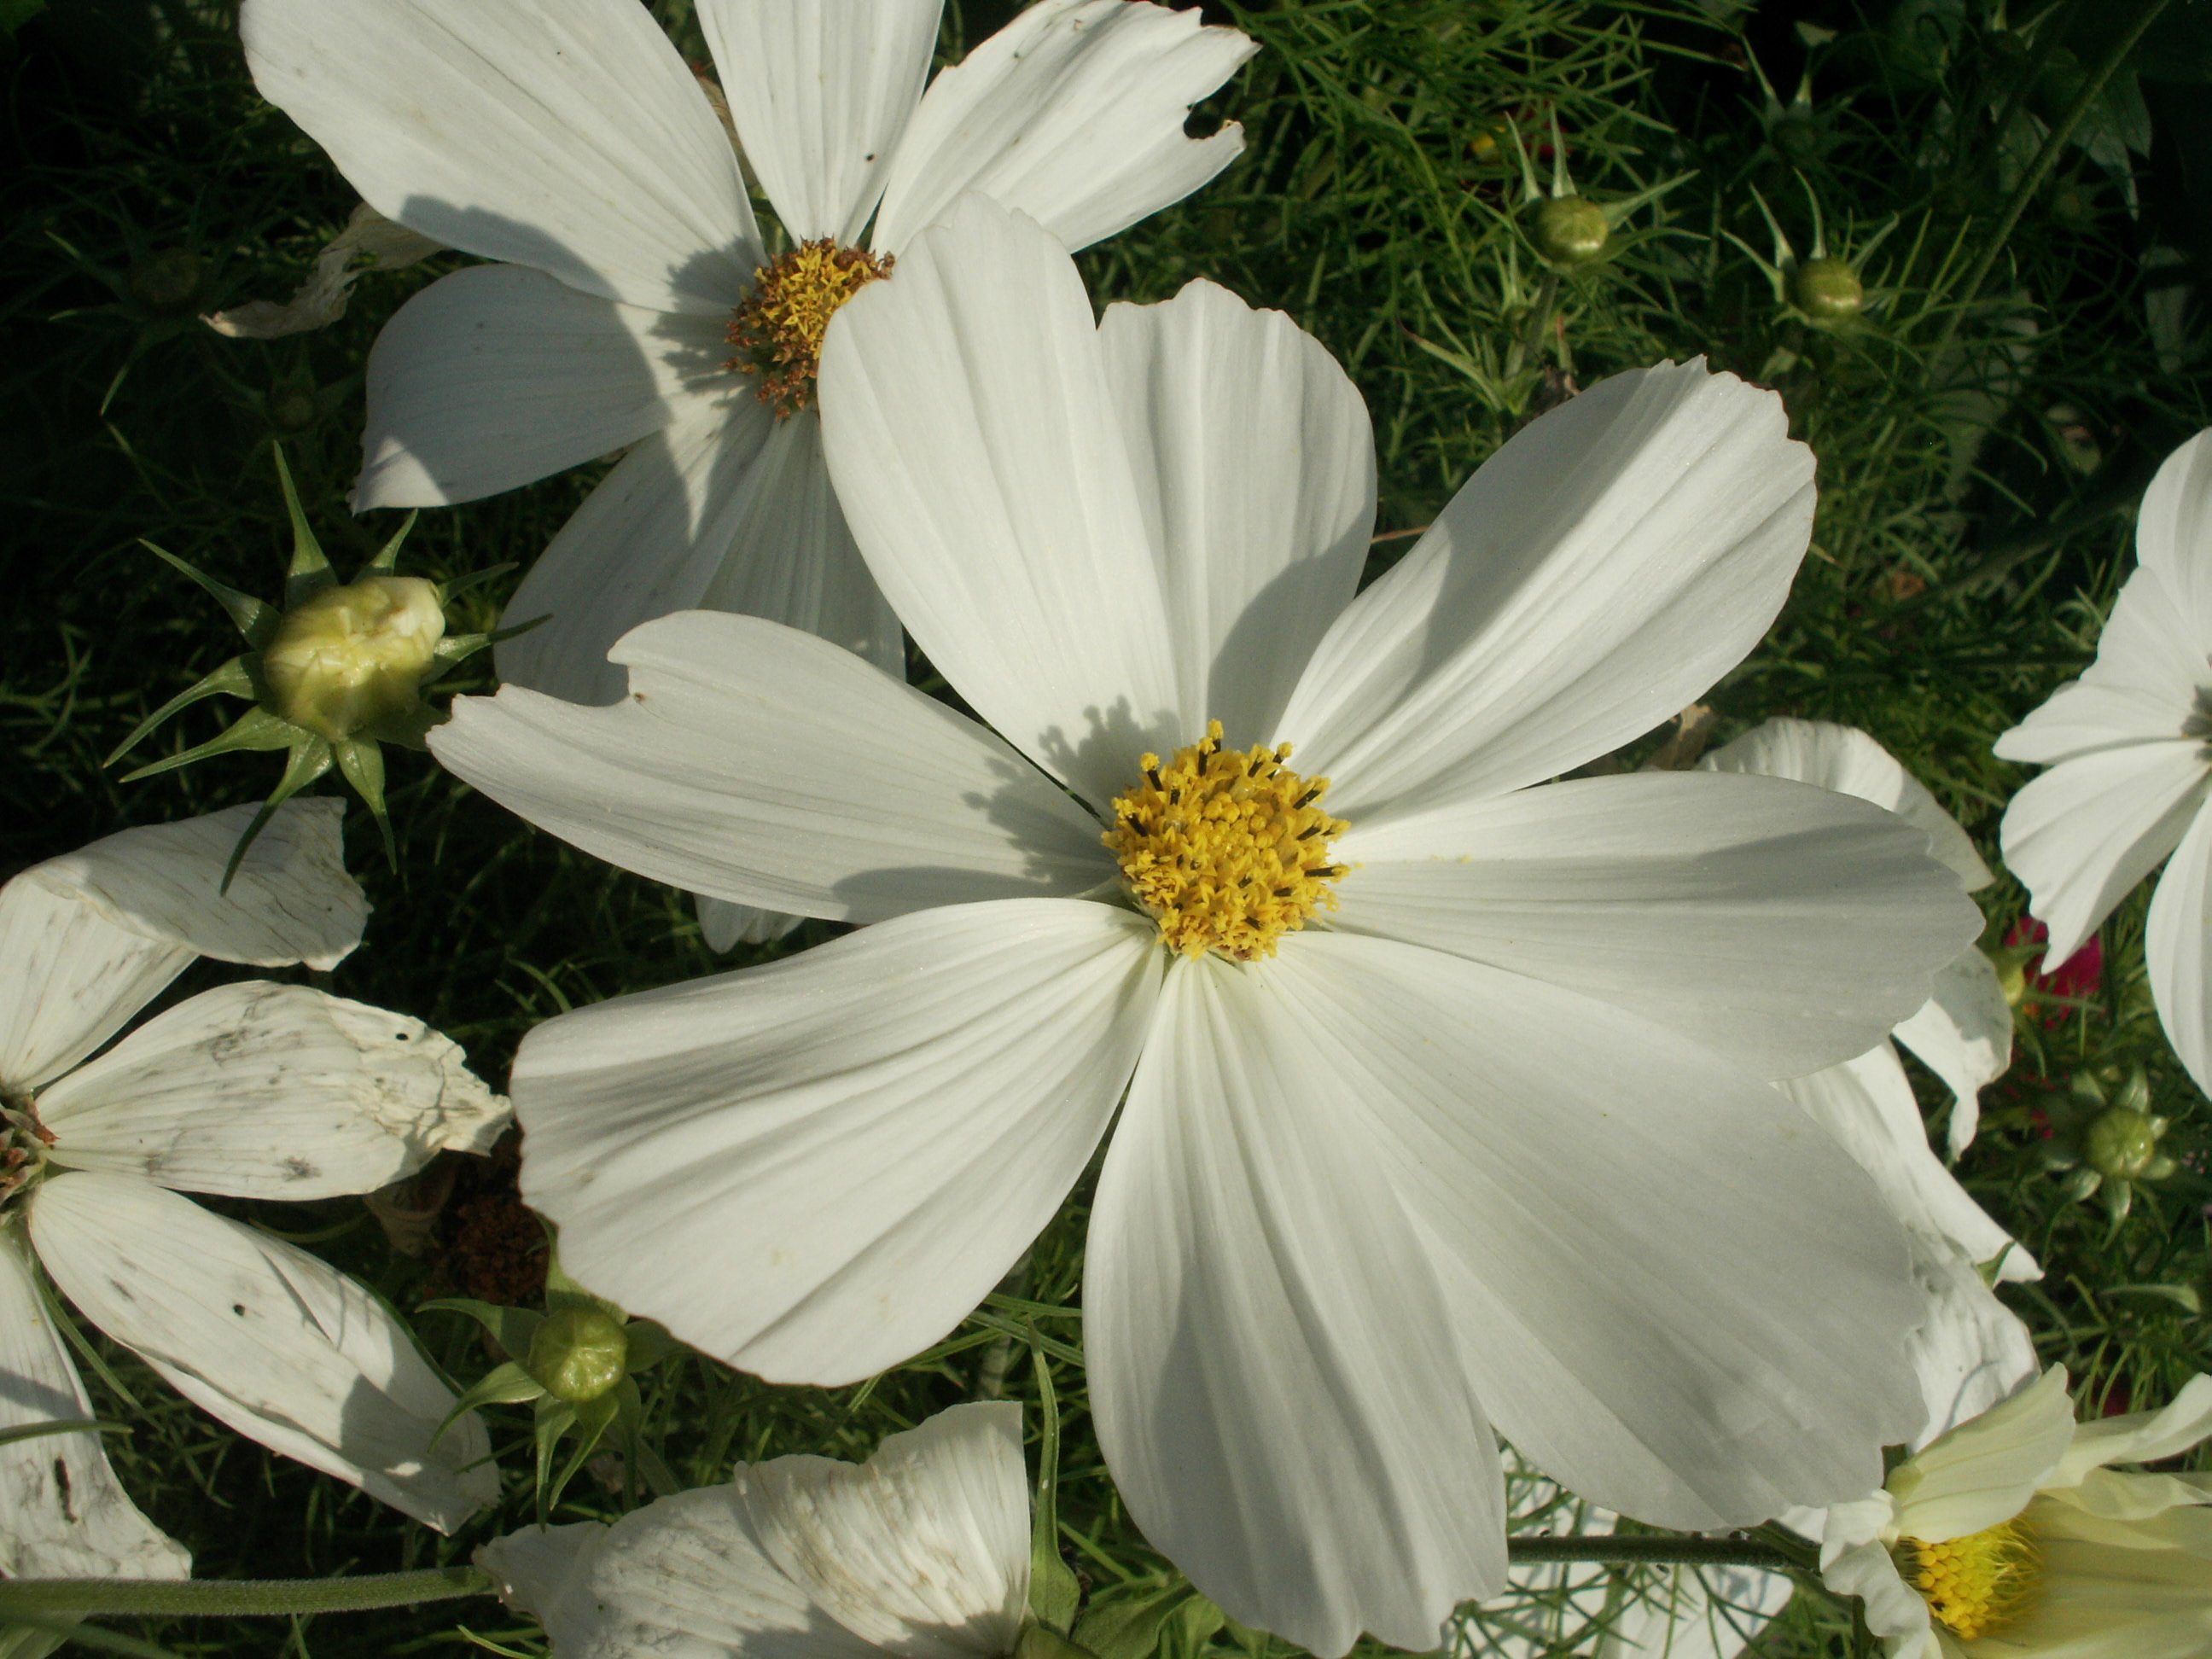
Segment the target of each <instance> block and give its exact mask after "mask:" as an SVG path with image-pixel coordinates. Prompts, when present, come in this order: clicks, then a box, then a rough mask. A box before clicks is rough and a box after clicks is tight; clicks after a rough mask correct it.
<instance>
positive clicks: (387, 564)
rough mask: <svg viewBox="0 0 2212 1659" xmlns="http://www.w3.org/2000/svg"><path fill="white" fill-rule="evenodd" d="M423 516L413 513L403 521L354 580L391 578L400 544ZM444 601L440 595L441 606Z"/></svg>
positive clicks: (397, 558) (396, 567) (396, 566)
mask: <svg viewBox="0 0 2212 1659" xmlns="http://www.w3.org/2000/svg"><path fill="white" fill-rule="evenodd" d="M421 517H422V513H419V512H413V513H409V514H408V515H407V516H406V517H405V518H404V519H403V520H400V522H399V528H398V529H397V530H395V531H393V532H392V539H391V540H390V541H388V542H386V543H385V544H384V545H383V546H381V547H380V548H378V549H377V550H376V556H375V557H374V558H373V559H371V560H370V561H369V562H368V563H367V564H365V565H363V566H362V568H361V575H358V576H356V577H355V578H354V580H356V581H359V580H361V577H362V576H389V575H390V574H392V572H393V571H394V570H396V569H398V567H399V544H401V543H402V542H404V541H405V540H406V539H407V532H409V531H410V530H412V529H414V527H415V520H417V519H419V518H421ZM444 599H445V596H444V595H443V594H442V593H441V594H440V595H439V600H440V603H441V604H442V603H443V602H444Z"/></svg>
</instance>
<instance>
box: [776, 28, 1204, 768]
mask: <svg viewBox="0 0 2212 1659" xmlns="http://www.w3.org/2000/svg"><path fill="white" fill-rule="evenodd" d="M1116 3H1121V0H1116ZM820 386H821V393H822V421H823V439H824V445H825V448H826V451H827V453H828V455H829V476H830V477H831V478H832V479H833V480H834V481H835V482H836V486H837V498H838V500H839V501H842V502H843V503H844V507H845V515H846V517H847V519H848V520H849V521H850V522H851V524H852V527H853V534H854V538H855V539H856V540H857V541H858V542H859V543H860V551H861V553H862V554H863V555H864V556H866V559H867V562H868V568H869V569H871V570H872V571H873V572H874V573H875V577H876V580H877V581H878V582H879V583H881V584H882V586H883V590H884V592H885V593H886V594H888V595H889V596H890V602H891V605H892V606H893V607H894V608H895V609H896V611H897V612H898V614H899V616H900V617H902V619H903V620H904V621H905V623H906V625H907V629H908V631H909V632H910V633H911V634H913V635H914V637H915V642H916V643H917V644H919V645H920V646H921V648H922V650H923V651H924V652H925V653H927V656H928V658H929V659H930V661H931V662H932V663H933V664H934V665H936V667H937V669H938V671H939V672H940V673H942V674H943V675H944V676H945V678H946V679H947V680H949V681H951V684H952V685H953V688H954V689H955V690H957V691H958V692H959V693H960V695H961V696H963V697H964V698H965V699H966V700H967V702H968V704H969V707H970V708H974V709H975V712H976V713H977V714H980V715H981V717H982V718H983V719H984V720H985V721H987V723H988V724H989V725H990V726H993V727H994V729H996V730H997V731H998V732H1000V734H1001V735H1003V736H1004V737H1005V738H1006V739H1007V741H1009V742H1010V743H1012V744H1016V745H1017V746H1018V747H1019V748H1021V749H1022V750H1024V751H1025V752H1026V753H1028V754H1029V755H1030V756H1031V757H1033V758H1035V759H1036V761H1037V762H1038V763H1040V764H1042V765H1044V766H1046V767H1048V768H1049V769H1051V770H1052V771H1053V772H1054V774H1055V775H1058V776H1059V777H1060V778H1062V779H1064V780H1066V781H1067V782H1068V783H1070V784H1071V785H1073V786H1074V787H1076V788H1077V789H1079V790H1081V791H1083V792H1085V793H1088V794H1089V795H1090V796H1091V799H1092V801H1093V803H1094V804H1097V805H1103V803H1104V802H1105V801H1107V800H1108V799H1111V798H1112V797H1113V796H1114V795H1115V793H1119V792H1120V791H1121V790H1122V789H1124V788H1126V787H1128V785H1129V784H1130V782H1131V781H1133V778H1134V776H1135V774H1136V769H1137V757H1138V756H1139V754H1140V753H1141V752H1143V751H1144V750H1148V749H1151V750H1159V751H1160V752H1162V753H1167V752H1170V751H1171V750H1175V749H1176V748H1178V747H1180V746H1181V745H1182V744H1184V743H1187V742H1191V741H1194V740H1195V739H1196V738H1199V737H1200V736H1202V735H1203V733H1201V732H1188V733H1186V732H1183V731H1182V721H1181V720H1180V719H1179V718H1178V717H1177V714H1176V710H1177V708H1178V707H1179V701H1178V698H1177V695H1176V670H1175V659H1174V650H1173V646H1172V643H1171V641H1170V635H1169V631H1168V623H1167V612H1166V610H1165V608H1164V600H1163V598H1162V594H1161V587H1160V577H1159V573H1158V566H1157V564H1156V562H1155V558H1154V555H1153V552H1152V547H1151V544H1150V540H1149V538H1148V537H1147V536H1146V528H1145V519H1144V512H1143V508H1142V506H1141V504H1140V501H1139V494H1138V490H1137V486H1136V483H1135V482H1134V480H1133V476H1132V474H1131V471H1130V465H1129V460H1128V457H1127V453H1125V452H1124V450H1123V448H1122V446H1121V441H1120V438H1119V431H1120V425H1119V421H1118V418H1117V416H1116V415H1115V410H1114V401H1113V392H1112V389H1111V386H1110V385H1109V380H1108V378H1107V374H1106V368H1105V361H1104V358H1103V355H1102V354H1101V352H1100V350H1099V348H1098V343H1097V333H1096V331H1095V330H1094V329H1093V328H1092V325H1091V303H1090V301H1089V300H1088V299H1087V298H1086V297H1085V294H1084V291H1083V281H1082V278H1081V277H1079V276H1077V275H1076V271H1075V266H1074V264H1073V262H1072V261H1071V260H1070V259H1069V258H1068V257H1067V255H1066V252H1064V251H1062V249H1061V248H1060V245H1059V244H1058V243H1056V242H1054V240H1052V239H1051V237H1049V236H1048V235H1047V234H1045V233H1044V232H1043V231H1042V230H1040V229H1039V228H1037V227H1036V225H1035V224H1033V223H1031V222H1029V221H1027V220H1025V219H1021V218H1018V217H1015V216H1011V215H1009V214H1007V213H1006V212H1005V211H1004V210H1000V209H999V208H995V207H994V206H992V205H991V204H989V203H987V202H985V201H983V200H981V198H980V197H969V198H967V199H966V200H964V201H963V202H962V203H961V204H960V205H959V207H958V209H957V210H956V211H955V213H954V215H953V216H952V218H951V221H950V222H948V223H946V224H944V225H940V226H939V227H937V228H934V229H933V230H931V231H930V232H928V233H927V234H925V235H923V236H922V237H921V238H920V239H919V240H916V241H915V244H914V245H913V246H911V247H910V248H908V249H907V250H906V251H905V252H904V253H903V254H902V256H901V258H900V259H899V265H898V273H897V275H896V276H894V277H893V278H892V279H891V280H890V281H889V282H887V283H870V284H869V285H868V286H867V287H866V288H865V289H861V291H860V293H859V294H857V295H854V297H853V299H852V300H851V301H849V302H848V304H847V305H845V306H844V307H842V309H841V310H840V311H839V312H838V313H837V315H836V318H835V319H833V320H832V322H831V324H830V328H829V341H828V343H827V345H826V346H825V347H824V349H823V356H822V374H821V381H820Z"/></svg>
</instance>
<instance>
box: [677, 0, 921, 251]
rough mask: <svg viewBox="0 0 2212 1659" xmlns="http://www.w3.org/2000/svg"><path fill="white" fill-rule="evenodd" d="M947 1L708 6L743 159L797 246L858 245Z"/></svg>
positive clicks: (751, 0) (702, 14) (742, 0)
mask: <svg viewBox="0 0 2212 1659" xmlns="http://www.w3.org/2000/svg"><path fill="white" fill-rule="evenodd" d="M943 9H944V0H827V3H818V4H809V5H798V6H794V5H793V4H792V3H791V0H701V4H700V6H699V9H698V10H699V26H700V27H701V28H702V29H703V30H704V31H705V32H706V35H707V46H708V50H709V51H711V52H713V53H714V66H715V68H717V69H718V70H720V71H721V77H722V95H723V96H724V97H725V98H726V99H728V100H729V102H730V118H731V119H732V121H733V122H734V123H735V124H736V125H737V129H738V142H739V143H742V144H743V145H744V151H745V160H746V161H747V162H748V163H750V165H751V167H752V170H753V172H754V173H755V174H756V175H757V177H758V178H759V179H760V181H761V187H762V188H763V189H764V190H765V191H768V197H769V201H771V202H773V203H775V212H776V217H778V218H779V219H781V220H782V221H783V228H784V229H785V230H786V231H787V232H789V233H790V235H791V238H792V240H793V241H812V240H816V239H817V238H819V237H823V236H829V237H834V238H836V240H838V241H839V242H842V243H845V244H848V245H849V244H851V243H854V242H856V241H858V240H860V227H861V226H862V225H864V224H866V222H867V218H868V214H869V211H870V210H872V208H874V206H875V204H876V198H877V197H878V196H879V195H881V194H882V193H883V187H884V176H885V175H886V174H887V173H889V171H890V164H891V156H892V154H893V151H894V150H895V149H896V146H897V143H898V139H899V134H900V133H902V132H903V131H905V130H906V125H907V120H908V118H909V117H910V116H912V115H913V113H914V110H915V105H916V104H917V103H919V102H920V101H921V85H922V82H924V81H925V80H927V78H928V76H929V59H930V55H931V53H932V52H933V51H934V50H935V48H936V46H937V16H938V14H939V12H940V11H942V10H943Z"/></svg>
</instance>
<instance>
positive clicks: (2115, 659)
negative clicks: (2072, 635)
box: [1996, 432, 2212, 1093]
mask: <svg viewBox="0 0 2212 1659" xmlns="http://www.w3.org/2000/svg"><path fill="white" fill-rule="evenodd" d="M2207 653H2212V432H2200V433H2199V434H2197V436H2195V437H2194V438H2191V440H2190V441H2188V442H2187V443H2185V444H2184V445H2182V447H2180V448H2179V449H2177V450H2175V451H2174V452H2173V453H2172V454H2171V455H2169V456H2168V457H2166V462H2165V465H2162V466H2160V468H2159V470H2158V475H2157V476H2156V477H2154V478H2153V479H2152V480H2151V483H2150V489H2148V491H2146V492H2145V494H2144V495H2143V501H2142V513H2141V515H2140V516H2139V517H2138V518H2137V520H2136V570H2135V573H2134V574H2132V575H2130V577H2129V578H2128V580H2127V581H2126V583H2125V584H2124V586H2122V587H2121V589H2120V593H2119V598H2118V599H2116V600H2115V601H2114V602H2113V605H2112V615H2111V616H2110V617H2107V618H2106V622H2105V632H2104V637H2103V638H2102V639H2100V640H2099V641H2098V642H2097V659H2096V661H2094V662H2093V663H2091V664H2090V665H2089V666H2088V668H2087V670H2086V671H2084V672H2083V674H2082V676H2081V678H2080V679H2078V680H2070V681H2069V682H2068V683H2067V684H2064V685H2062V686H2060V687H2059V688H2058V690H2056V691H2054V692H2052V693H2051V696H2050V699H2049V700H2048V701H2047V702H2045V703H2044V704H2043V706H2042V707H2041V708H2038V709H2037V710H2036V711H2035V712H2034V713H2033V714H2030V715H2029V716H2028V717H2027V719H2026V720H2022V721H2021V723H2020V724H2019V725H2018V726H2014V727H2013V728H2012V729H2011V730H2010V731H2009V732H2005V733H2004V734H2003V735H2002V737H2000V738H1998V739H1997V741H1996V752H1997V754H1998V756H1999V757H2001V758H2002V759H2004V760H2012V761H2031V762H2033V763H2036V764H2038V765H2041V766H2045V767H2047V768H2049V770H2047V771H2045V772H2044V773H2043V774H2042V775H2040V776H2039V777H2037V778H2035V779H2033V780H2032V781H2030V782H2029V783H2028V784H2027V787H2025V788H2023V789H2021V792H2020V793H2018V794H2017V795H2015V796H2014V797H2013V799H2012V805H2010V806H2008V807H2007V808H2006V809H2005V815H2004V825H2003V829H2002V842H2003V848H2004V860H2005V863H2006V864H2007V865H2008V866H2010V867H2011V870H2012V872H2013V873H2014V874H2015V875H2016V876H2018V877H2019V878H2020V879H2021V882H2022V883H2023V884H2026V886H2027V890H2028V896H2029V899H2030V901H2031V902H2030V906H2029V908H2031V909H2032V910H2033V912H2034V914H2035V915H2037V916H2039V918H2041V919H2042V921H2044V923H2045V925H2046V926H2047V927H2049V929H2050V939H2049V942H2048V945H2047V948H2046V949H2045V953H2044V959H2045V961H2047V962H2059V963H2063V962H2065V961H2066V960H2067V959H2068V958H2069V957H2072V956H2073V955H2074V953H2075V951H2079V950H2080V949H2081V947H2082V945H2085V944H2086V943H2087V941H2088V939H2089V938H2090V936H2091V935H2092V934H2093V933H2095V932H2096V931H2097V929H2098V927H2100V925H2101V924H2102V923H2103V921H2104V920H2105V918H2106V916H2108V915H2111V914H2112V908H2113V907H2114V906H2115V905H2117V904H2118V902H2120V901H2121V900H2122V899H2124V898H2125V897H2126V896H2127V895H2128V893H2129V891H2130V890H2131V889H2132V888H2133V887H2134V886H2135V884H2136V883H2137V882H2139V881H2141V880H2142V878H2144V877H2145V876H2147V875H2148V874H2149V873H2150V872H2151V871H2152V870H2154V869H2155V868H2156V867H2157V866H2158V864H2159V863H2160V860H2165V859H2167V858H2168V856H2169V855H2171V862H2169V863H2168V864H2167V866H2166V873H2165V874H2164V875H2162V876H2160V878H2159V882H2158V890H2157V891H2156V892H2154V894H2153V895H2152V896H2151V902H2150V926H2149V929H2148V935H2147V937H2146V939H2145V949H2146V952H2147V954H2148V957H2149V968H2150V988H2151V996H2152V999H2153V1000H2154V1001H2155V1002H2156V1003H2157V1005H2158V1017H2159V1019H2160V1022H2161V1023H2162V1024H2164V1025H2165V1027H2166V1036H2167V1038H2168V1040H2169V1041H2171V1042H2172V1044H2173V1047H2174V1051H2175V1053H2177V1054H2179V1055H2180V1057H2181V1063H2182V1064H2183V1065H2184V1066H2186V1067H2187V1068H2188V1071H2189V1075H2190V1076H2191V1077H2192V1078H2194V1079H2196V1080H2197V1087H2198V1088H2200V1089H2203V1090H2204V1091H2207V1092H2208V1093H2212V963H2208V960H2207V957H2208V952H2212V812H2208V811H2205V810H2204V808H2205V802H2206V800H2207V799H2209V798H2212V748H2208V747H2207V742H2208V739H2212V665H2208V662H2207Z"/></svg>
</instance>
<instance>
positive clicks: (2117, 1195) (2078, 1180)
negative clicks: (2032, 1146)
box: [2044, 1066, 2178, 1236]
mask: <svg viewBox="0 0 2212 1659" xmlns="http://www.w3.org/2000/svg"><path fill="white" fill-rule="evenodd" d="M2051 1116H2052V1119H2053V1134H2052V1139H2051V1145H2050V1146H2049V1148H2048V1149H2046V1151H2045V1153H2044V1161H2045V1164H2048V1165H2049V1166H2050V1167H2051V1169H2053V1170H2063V1171H2068V1172H2069V1174H2068V1177H2067V1180H2066V1182H2065V1185H2064V1188H2063V1190H2064V1192H2065V1194H2066V1196H2067V1197H2068V1198H2069V1199H2070V1200H2073V1201H2074V1202H2075V1203H2077V1204H2080V1203H2086V1202H2087V1200H2090V1199H2092V1198H2095V1199H2098V1200H2100V1201H2101V1202H2102V1203H2103V1205H2104V1206H2105V1211H2106V1215H2107V1216H2108V1217H2109V1218H2110V1225H2111V1235H2110V1236H2116V1235H2117V1234H2118V1230H2119V1225H2120V1224H2121V1223H2122V1222H2123V1221H2124V1220H2126V1219H2127V1217H2128V1212H2129V1211H2130V1208H2131V1207H2132V1206H2133V1205H2134V1202H2135V1195H2136V1188H2139V1187H2144V1186H2148V1185H2149V1184H2151V1183H2154V1182H2160V1181H2164V1180H2165V1179H2166V1177H2167V1176H2171V1175H2172V1174H2173V1172H2174V1170H2176V1168H2177V1167H2178V1166H2177V1164H2175V1162H2174V1160H2173V1158H2171V1157H2170V1156H2168V1155H2167V1154H2166V1153H2165V1152H2160V1150H2159V1140H2160V1138H2161V1137H2162V1136H2163V1135H2164V1134H2165V1133H2166V1119H2165V1118H2164V1117H2161V1116H2160V1115H2156V1114H2155V1113H2154V1112H2152V1111H2151V1109H2150V1079H2149V1076H2148V1073H2145V1071H2144V1070H2143V1068H2142V1066H2132V1067H2130V1069H2129V1070H2128V1071H2127V1072H2126V1073H2122V1072H2121V1071H2120V1069H2119V1068H2118V1066H2109V1067H2106V1068H2104V1071H2103V1073H2102V1074H2101V1075H2100V1073H2098V1072H2095V1071H2087V1072H2081V1073H2077V1074H2076V1075H2075V1078H2074V1079H2073V1080H2072V1082H2071V1083H2070V1084H2069V1085H2068V1088H2067V1091H2066V1094H2065V1095H2064V1096H2063V1097H2061V1098H2060V1099H2059V1100H2058V1101H2057V1102H2056V1103H2054V1106H2053V1109H2052V1112H2051Z"/></svg>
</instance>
